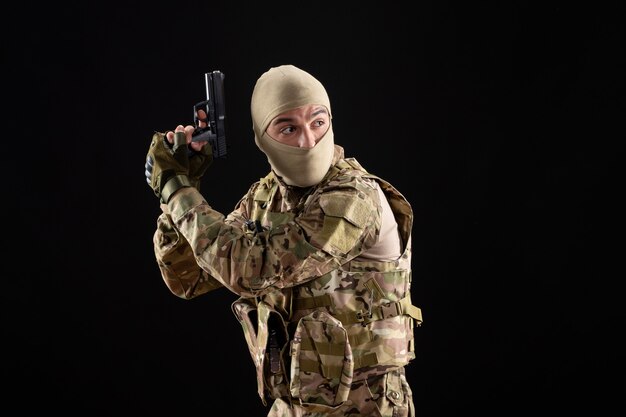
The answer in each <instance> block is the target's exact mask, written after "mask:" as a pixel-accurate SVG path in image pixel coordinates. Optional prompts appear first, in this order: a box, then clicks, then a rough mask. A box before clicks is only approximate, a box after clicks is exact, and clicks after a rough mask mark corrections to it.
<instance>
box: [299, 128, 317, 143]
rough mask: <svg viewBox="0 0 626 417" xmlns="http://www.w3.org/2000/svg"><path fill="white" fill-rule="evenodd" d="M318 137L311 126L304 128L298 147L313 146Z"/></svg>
mask: <svg viewBox="0 0 626 417" xmlns="http://www.w3.org/2000/svg"><path fill="white" fill-rule="evenodd" d="M316 141H317V138H316V137H315V133H314V132H313V130H312V129H310V128H308V127H307V128H304V129H302V134H301V135H300V137H299V138H298V147H299V148H312V147H314V146H315V144H316Z"/></svg>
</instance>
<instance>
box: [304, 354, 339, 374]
mask: <svg viewBox="0 0 626 417" xmlns="http://www.w3.org/2000/svg"><path fill="white" fill-rule="evenodd" d="M298 366H299V367H300V371H304V372H315V373H316V374H319V373H320V372H321V373H322V375H324V376H325V377H326V378H340V377H341V371H342V370H343V366H339V365H324V364H322V363H319V362H318V361H315V360H312V359H304V358H300V360H299V361H298Z"/></svg>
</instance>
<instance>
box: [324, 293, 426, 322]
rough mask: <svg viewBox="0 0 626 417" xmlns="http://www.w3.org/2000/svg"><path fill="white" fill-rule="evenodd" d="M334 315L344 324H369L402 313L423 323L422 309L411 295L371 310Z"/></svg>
mask: <svg viewBox="0 0 626 417" xmlns="http://www.w3.org/2000/svg"><path fill="white" fill-rule="evenodd" d="M333 315H334V316H335V317H337V319H338V320H339V321H341V322H342V323H343V324H356V323H361V324H367V323H371V322H373V321H377V320H384V319H388V318H391V317H396V316H402V315H408V316H411V317H412V318H413V319H415V320H416V321H417V326H419V325H421V324H422V310H421V309H420V308H419V307H416V306H414V305H413V304H411V298H410V297H404V298H403V299H401V300H400V301H395V302H393V303H387V304H383V305H380V306H378V307H374V308H372V309H371V311H363V310H360V311H350V312H347V313H338V314H333Z"/></svg>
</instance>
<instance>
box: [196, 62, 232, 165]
mask: <svg viewBox="0 0 626 417" xmlns="http://www.w3.org/2000/svg"><path fill="white" fill-rule="evenodd" d="M204 78H205V80H206V100H205V101H201V102H199V103H197V104H196V105H195V106H193V120H194V124H195V126H196V129H195V130H194V132H193V135H192V138H191V141H192V142H200V141H207V142H209V145H211V148H213V158H225V157H226V111H225V110H226V107H225V106H224V74H223V73H222V72H220V71H212V72H207V73H206V74H204ZM198 110H204V112H205V114H206V118H200V117H199V115H198ZM200 122H204V123H206V127H200Z"/></svg>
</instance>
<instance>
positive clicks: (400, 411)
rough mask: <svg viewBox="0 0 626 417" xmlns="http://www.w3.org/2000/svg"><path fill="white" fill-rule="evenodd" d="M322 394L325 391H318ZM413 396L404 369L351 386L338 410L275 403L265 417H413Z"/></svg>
mask: <svg viewBox="0 0 626 417" xmlns="http://www.w3.org/2000/svg"><path fill="white" fill-rule="evenodd" d="M320 390H322V391H323V390H324V388H323V387H322V388H320ZM414 416H415V408H414V404H413V393H412V391H411V388H410V386H409V384H408V382H407V380H406V375H405V370H404V368H400V369H397V370H394V371H390V372H387V373H385V374H382V375H377V376H373V377H371V378H368V379H366V380H360V381H357V382H354V383H353V384H352V387H351V389H350V395H349V396H348V399H347V401H346V402H345V403H344V404H342V405H340V406H337V407H320V406H317V407H316V406H303V405H301V404H299V403H298V402H297V401H295V402H293V403H291V404H290V402H289V401H288V400H284V399H278V400H276V401H274V403H273V404H272V407H271V409H270V412H269V414H268V417H414Z"/></svg>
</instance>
